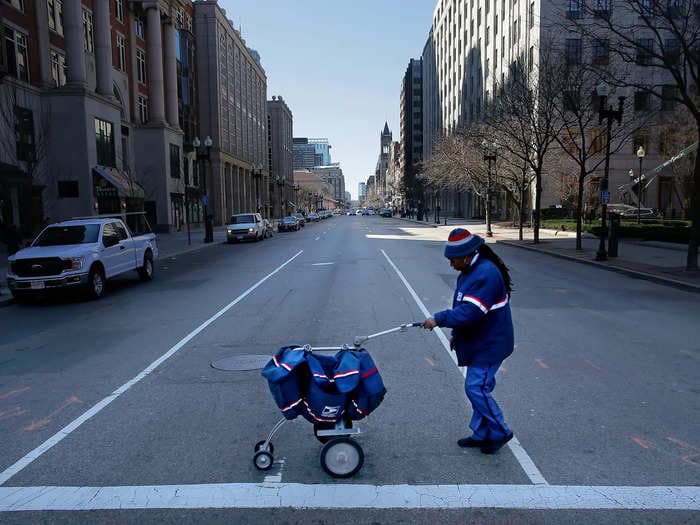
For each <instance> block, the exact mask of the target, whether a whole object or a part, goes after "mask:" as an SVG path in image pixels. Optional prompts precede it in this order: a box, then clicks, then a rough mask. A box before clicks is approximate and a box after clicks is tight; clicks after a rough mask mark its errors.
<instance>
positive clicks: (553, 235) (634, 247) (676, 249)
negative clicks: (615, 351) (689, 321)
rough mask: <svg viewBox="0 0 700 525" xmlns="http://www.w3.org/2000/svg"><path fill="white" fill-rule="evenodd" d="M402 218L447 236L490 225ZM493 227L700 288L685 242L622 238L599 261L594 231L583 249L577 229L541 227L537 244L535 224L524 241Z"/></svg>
mask: <svg viewBox="0 0 700 525" xmlns="http://www.w3.org/2000/svg"><path fill="white" fill-rule="evenodd" d="M401 220H404V221H409V222H412V223H415V224H422V225H424V226H430V227H433V228H440V229H444V230H445V238H447V233H448V232H449V231H450V230H451V229H452V228H455V227H457V226H462V227H464V228H466V229H468V230H470V231H473V232H474V233H478V234H479V235H482V236H484V235H485V233H486V225H485V224H484V223H483V222H477V221H468V220H465V219H453V218H448V219H447V224H448V225H447V226H445V221H444V218H443V219H442V222H441V224H440V225H437V224H435V223H434V222H432V221H431V222H425V221H416V220H413V219H406V218H403V219H401ZM492 231H493V239H494V240H495V241H496V242H499V243H502V244H507V245H509V246H515V247H518V248H522V249H526V250H532V251H537V252H540V253H546V254H548V255H552V256H554V257H559V258H562V259H568V260H570V261H573V262H578V263H583V264H590V265H593V266H597V267H598V268H602V269H605V270H610V271H614V272H619V273H624V274H626V275H630V276H632V277H636V278H640V279H646V280H649V281H654V282H657V283H660V284H665V285H667V286H674V287H677V288H681V289H684V290H688V291H693V292H700V271H699V272H687V271H686V270H685V264H686V257H687V246H686V245H684V244H675V243H667V242H658V241H642V240H638V239H620V241H619V244H618V250H617V251H618V256H617V257H609V258H608V260H607V261H596V260H595V256H596V252H597V251H598V242H599V240H598V238H596V237H594V236H592V235H590V234H585V233H584V236H583V238H582V239H581V241H582V243H581V246H582V249H581V250H576V233H575V232H568V231H557V230H546V229H540V242H539V243H538V244H535V243H534V242H533V241H532V237H533V233H532V228H525V229H524V230H523V237H524V240H522V241H520V240H518V229H517V228H513V227H510V226H509V225H507V224H505V223H500V224H493V225H492Z"/></svg>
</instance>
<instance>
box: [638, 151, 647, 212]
mask: <svg viewBox="0 0 700 525" xmlns="http://www.w3.org/2000/svg"><path fill="white" fill-rule="evenodd" d="M645 155H646V151H644V146H639V149H638V150H637V158H638V159H639V176H638V177H637V224H640V223H641V222H642V218H641V215H642V191H643V189H642V161H643V160H644V156H645Z"/></svg>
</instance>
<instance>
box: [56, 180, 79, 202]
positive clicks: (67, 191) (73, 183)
mask: <svg viewBox="0 0 700 525" xmlns="http://www.w3.org/2000/svg"><path fill="white" fill-rule="evenodd" d="M77 197H80V186H79V184H78V181H77V180H59V181H58V198H59V199H75V198H77Z"/></svg>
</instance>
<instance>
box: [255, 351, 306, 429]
mask: <svg viewBox="0 0 700 525" xmlns="http://www.w3.org/2000/svg"><path fill="white" fill-rule="evenodd" d="M262 375H263V377H264V378H265V379H267V384H268V386H269V387H270V392H271V393H272V397H273V398H274V400H275V403H277V406H278V407H279V409H280V410H281V411H282V414H283V415H284V417H285V418H286V419H294V418H296V417H297V416H298V415H300V414H301V413H302V412H303V410H302V407H303V396H304V393H305V390H306V385H307V384H308V382H309V367H308V365H307V363H306V351H305V350H303V348H301V346H300V345H290V346H283V347H282V348H280V349H279V350H278V351H277V352H276V353H275V355H273V356H272V359H270V361H268V363H267V364H266V365H265V368H263V370H262Z"/></svg>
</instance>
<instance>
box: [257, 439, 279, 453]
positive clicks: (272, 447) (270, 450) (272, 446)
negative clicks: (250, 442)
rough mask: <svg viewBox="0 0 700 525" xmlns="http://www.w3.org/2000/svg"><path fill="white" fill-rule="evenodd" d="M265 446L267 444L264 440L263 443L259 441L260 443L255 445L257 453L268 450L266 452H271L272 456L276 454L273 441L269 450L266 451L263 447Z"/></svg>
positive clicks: (269, 444) (269, 445)
mask: <svg viewBox="0 0 700 525" xmlns="http://www.w3.org/2000/svg"><path fill="white" fill-rule="evenodd" d="M264 444H265V440H264V439H263V440H262V441H258V442H257V443H256V444H255V452H257V451H258V450H266V451H267V452H269V453H270V454H274V453H275V447H274V445H273V444H272V441H270V442H269V443H268V444H267V448H266V449H264V448H263V445H264Z"/></svg>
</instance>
